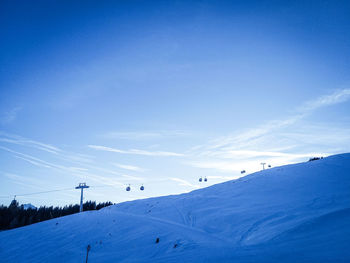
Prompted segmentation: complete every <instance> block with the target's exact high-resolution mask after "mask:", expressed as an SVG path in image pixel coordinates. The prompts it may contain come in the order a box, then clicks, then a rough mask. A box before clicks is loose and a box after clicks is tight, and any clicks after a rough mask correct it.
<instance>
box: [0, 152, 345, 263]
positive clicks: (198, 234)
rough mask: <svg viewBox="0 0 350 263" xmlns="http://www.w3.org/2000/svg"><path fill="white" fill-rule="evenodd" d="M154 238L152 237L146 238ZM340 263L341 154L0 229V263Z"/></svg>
mask: <svg viewBox="0 0 350 263" xmlns="http://www.w3.org/2000/svg"><path fill="white" fill-rule="evenodd" d="M157 238H159V242H158V243H156V239H157ZM88 245H90V246H91V250H90V253H89V260H88V262H90V263H93V262H125V263H126V262H138V263H140V262H198V263H199V262H201V263H203V262H240V263H244V262H270V263H271V262H317V263H320V262H332V263H333V262H344V263H345V262H350V154H341V155H334V156H330V157H327V158H324V159H322V160H317V161H312V162H305V163H300V164H293V165H287V166H282V167H276V168H272V169H268V170H264V171H261V172H257V173H254V174H251V175H248V176H246V177H243V178H240V179H238V180H233V181H228V182H225V183H222V184H217V185H213V186H211V187H207V188H204V189H200V190H196V191H193V192H190V193H187V194H182V195H176V196H166V197H158V198H150V199H144V200H137V201H132V202H125V203H121V204H118V205H114V206H110V207H107V208H104V209H102V210H99V211H88V212H84V213H81V214H75V215H71V216H66V217H61V218H58V219H53V220H50V221H45V222H42V223H38V224H34V225H30V226H27V227H23V228H18V229H14V230H9V231H4V232H1V233H0V262H4V263H5V262H6V263H12V262H13V263H14V262H25V263H30V262H65V263H69V262H85V257H86V247H87V246H88Z"/></svg>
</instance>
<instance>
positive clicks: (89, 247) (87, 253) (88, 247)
mask: <svg viewBox="0 0 350 263" xmlns="http://www.w3.org/2000/svg"><path fill="white" fill-rule="evenodd" d="M90 249H91V246H90V245H88V246H87V248H86V261H85V262H86V263H87V262H88V257H89V251H90Z"/></svg>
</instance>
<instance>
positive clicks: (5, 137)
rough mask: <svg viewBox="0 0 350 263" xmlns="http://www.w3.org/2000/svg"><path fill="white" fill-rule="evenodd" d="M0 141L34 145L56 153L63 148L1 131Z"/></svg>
mask: <svg viewBox="0 0 350 263" xmlns="http://www.w3.org/2000/svg"><path fill="white" fill-rule="evenodd" d="M0 142H5V143H10V144H17V145H22V146H28V147H33V148H36V149H39V150H43V151H46V152H49V153H54V154H57V153H58V152H61V149H59V148H57V147H55V146H53V145H50V144H46V143H42V142H38V141H35V140H30V139H27V138H24V137H21V136H18V135H14V134H9V133H5V132H2V131H0Z"/></svg>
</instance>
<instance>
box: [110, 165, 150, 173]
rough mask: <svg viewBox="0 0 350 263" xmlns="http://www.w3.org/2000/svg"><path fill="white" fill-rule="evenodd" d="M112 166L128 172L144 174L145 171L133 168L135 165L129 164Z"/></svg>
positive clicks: (136, 167)
mask: <svg viewBox="0 0 350 263" xmlns="http://www.w3.org/2000/svg"><path fill="white" fill-rule="evenodd" d="M113 165H114V166H116V167H119V168H122V169H125V170H129V171H134V172H144V171H145V169H143V168H141V167H138V166H135V165H130V164H120V163H113Z"/></svg>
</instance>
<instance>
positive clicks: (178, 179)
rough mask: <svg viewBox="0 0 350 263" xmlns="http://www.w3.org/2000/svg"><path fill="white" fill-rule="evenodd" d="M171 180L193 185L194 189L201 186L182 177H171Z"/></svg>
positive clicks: (182, 184) (189, 185)
mask: <svg viewBox="0 0 350 263" xmlns="http://www.w3.org/2000/svg"><path fill="white" fill-rule="evenodd" d="M169 179H170V180H171V181H174V182H177V183H178V184H179V185H180V186H187V187H191V188H193V189H198V188H200V187H199V185H197V184H192V183H191V182H189V181H187V180H185V179H181V178H177V177H170V178H169Z"/></svg>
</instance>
